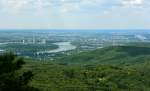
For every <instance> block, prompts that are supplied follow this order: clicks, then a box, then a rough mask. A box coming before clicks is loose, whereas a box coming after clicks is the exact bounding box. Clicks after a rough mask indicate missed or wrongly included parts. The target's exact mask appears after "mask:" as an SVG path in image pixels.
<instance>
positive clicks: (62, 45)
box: [37, 42, 76, 54]
mask: <svg viewBox="0 0 150 91" xmlns="http://www.w3.org/2000/svg"><path fill="white" fill-rule="evenodd" d="M53 44H55V45H58V48H57V49H54V50H48V51H41V52H37V54H41V53H57V52H63V51H69V50H74V49H76V46H74V45H72V44H71V42H58V43H53Z"/></svg>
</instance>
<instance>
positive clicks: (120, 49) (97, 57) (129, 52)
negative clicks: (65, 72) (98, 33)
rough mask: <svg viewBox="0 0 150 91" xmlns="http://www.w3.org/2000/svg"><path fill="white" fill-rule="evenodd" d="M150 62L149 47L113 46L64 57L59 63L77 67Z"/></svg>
mask: <svg viewBox="0 0 150 91" xmlns="http://www.w3.org/2000/svg"><path fill="white" fill-rule="evenodd" d="M149 60H150V48H149V47H135V46H113V47H106V48H102V49H97V50H94V51H90V52H84V53H79V54H75V55H71V56H69V57H64V58H62V59H60V60H57V61H59V62H63V63H67V64H73V65H74V64H77V65H89V64H93V65H95V64H109V65H122V66H125V65H133V64H139V63H144V62H147V61H149Z"/></svg>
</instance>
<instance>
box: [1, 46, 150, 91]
mask: <svg viewBox="0 0 150 91" xmlns="http://www.w3.org/2000/svg"><path fill="white" fill-rule="evenodd" d="M24 62H25V64H24ZM149 71H150V48H149V47H143V46H142V47H141V46H140V47H135V46H117V47H115V46H113V47H106V48H102V49H97V50H94V51H90V52H83V53H79V54H75V55H71V56H66V57H63V58H61V59H58V60H55V61H49V60H47V61H42V60H40V61H38V60H33V59H24V61H23V59H20V58H19V57H17V56H15V55H13V54H11V55H10V54H4V55H1V56H0V91H17V90H18V91H33V90H35V91H36V90H40V91H150V78H149V77H150V72H149ZM8 83H9V84H8ZM14 83H15V85H12V84H14ZM16 87H18V88H16ZM10 89H11V90H10ZM15 89H16V90H15Z"/></svg>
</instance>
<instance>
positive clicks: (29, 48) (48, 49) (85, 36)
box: [0, 30, 150, 60]
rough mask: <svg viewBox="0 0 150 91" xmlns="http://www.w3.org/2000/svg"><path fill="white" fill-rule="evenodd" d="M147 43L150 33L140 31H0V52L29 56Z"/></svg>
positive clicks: (46, 55) (48, 56)
mask: <svg viewBox="0 0 150 91" xmlns="http://www.w3.org/2000/svg"><path fill="white" fill-rule="evenodd" d="M135 42H136V43H138V42H140V43H141V42H143V43H148V42H150V32H148V31H146V30H145V31H143V32H138V31H132V32H131V31H130V32H127V31H126V32H121V31H112V30H111V31H109V30H108V31H107V32H104V31H101V30H99V31H98V30H97V31H95V30H91V31H90V30H89V31H88V32H87V31H84V30H83V31H75V30H74V31H69V32H68V31H64V30H57V31H53V30H41V31H40V30H39V31H29V30H24V31H13V30H10V31H0V53H4V52H14V53H16V54H18V55H20V56H25V57H28V58H40V59H47V58H50V59H51V60H53V59H54V58H59V57H62V56H65V55H71V54H74V53H79V52H86V51H90V50H95V49H98V48H104V47H108V46H122V45H131V44H132V43H133V44H134V43H135Z"/></svg>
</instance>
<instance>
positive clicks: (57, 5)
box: [0, 0, 150, 29]
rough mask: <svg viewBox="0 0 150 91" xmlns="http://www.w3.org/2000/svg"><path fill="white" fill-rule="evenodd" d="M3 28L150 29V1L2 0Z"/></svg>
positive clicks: (0, 26)
mask: <svg viewBox="0 0 150 91" xmlns="http://www.w3.org/2000/svg"><path fill="white" fill-rule="evenodd" d="M0 29H150V0H0Z"/></svg>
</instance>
